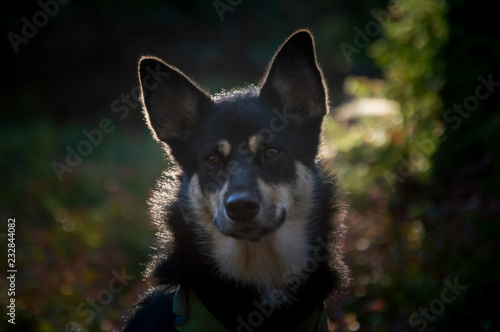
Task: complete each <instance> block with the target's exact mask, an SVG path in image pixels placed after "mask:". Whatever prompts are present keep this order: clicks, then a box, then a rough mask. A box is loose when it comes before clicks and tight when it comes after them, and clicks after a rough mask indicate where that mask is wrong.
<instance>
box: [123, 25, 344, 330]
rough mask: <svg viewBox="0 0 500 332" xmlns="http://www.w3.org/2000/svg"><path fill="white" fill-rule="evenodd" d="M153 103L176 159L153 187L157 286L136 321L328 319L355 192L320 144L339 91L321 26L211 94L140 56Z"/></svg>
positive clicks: (167, 326) (277, 324)
mask: <svg viewBox="0 0 500 332" xmlns="http://www.w3.org/2000/svg"><path fill="white" fill-rule="evenodd" d="M138 71H139V80H140V83H141V87H142V102H143V106H144V107H143V108H144V116H145V119H146V122H147V124H148V126H149V128H150V129H151V131H152V134H153V136H154V138H155V139H156V140H157V141H159V142H161V144H162V146H163V147H164V149H165V151H166V153H167V154H168V156H169V157H170V160H172V161H173V162H174V164H175V165H174V166H173V167H172V168H171V169H170V170H168V171H166V172H165V173H164V175H163V177H162V178H161V179H160V180H159V182H158V184H157V187H156V190H155V191H154V193H153V195H152V198H151V199H150V202H149V203H150V206H151V217H152V219H153V222H154V223H156V225H157V227H158V240H157V246H156V249H157V253H156V255H155V256H154V257H153V259H152V261H151V262H150V264H149V266H148V267H147V269H146V272H145V275H146V277H147V278H148V279H149V280H152V284H153V285H152V287H151V289H150V291H149V292H148V293H147V294H146V295H144V296H143V297H142V299H140V300H139V301H138V303H137V304H136V305H135V306H134V307H133V309H132V313H131V314H130V316H129V318H128V319H127V323H126V327H125V331H126V332H130V331H246V332H250V331H322V330H325V331H326V330H327V326H326V324H327V323H326V322H327V321H326V315H325V310H324V301H325V300H326V299H327V298H328V297H329V296H331V295H332V294H335V293H339V292H341V290H342V289H343V288H344V287H345V286H346V284H347V283H348V279H349V277H348V269H347V267H346V265H345V263H344V262H343V249H342V245H341V244H342V240H343V237H344V233H345V230H344V228H345V227H344V225H343V218H344V216H345V213H346V206H345V204H344V203H343V199H342V198H341V196H342V195H341V194H340V191H339V189H338V185H337V182H336V179H335V176H334V175H332V172H331V170H330V169H329V167H327V166H326V165H327V163H324V162H322V161H321V160H320V158H319V157H318V151H319V149H320V145H321V126H322V121H323V118H324V116H325V115H326V114H327V113H328V93H327V88H326V83H325V79H324V76H323V73H322V71H321V70H320V68H319V66H318V64H317V60H316V51H315V46H314V39H313V36H312V34H311V32H310V31H308V30H299V31H297V32H296V33H294V34H292V35H291V36H290V37H289V38H288V39H287V40H286V41H285V42H284V43H283V44H282V45H281V46H280V47H279V49H278V51H277V52H276V54H275V55H274V57H273V59H272V60H271V62H270V64H269V66H268V68H267V71H266V73H265V75H264V78H263V80H262V82H261V84H260V85H259V86H254V85H250V86H248V87H246V88H244V89H239V90H233V91H230V92H223V93H220V94H216V95H213V96H210V95H209V94H208V93H207V92H206V91H205V90H203V89H202V88H200V86H198V85H197V84H196V83H195V82H194V81H192V80H191V79H190V78H188V77H187V76H186V75H185V74H184V73H182V72H181V71H180V70H179V69H177V68H175V67H173V66H171V65H168V64H166V63H164V62H163V61H162V60H160V59H158V58H155V57H151V56H144V57H142V58H141V59H140V61H139V70H138Z"/></svg>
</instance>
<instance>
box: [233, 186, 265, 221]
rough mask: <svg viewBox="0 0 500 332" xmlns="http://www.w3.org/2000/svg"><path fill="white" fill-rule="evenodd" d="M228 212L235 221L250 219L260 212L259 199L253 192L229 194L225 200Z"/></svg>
mask: <svg viewBox="0 0 500 332" xmlns="http://www.w3.org/2000/svg"><path fill="white" fill-rule="evenodd" d="M225 208H226V214H227V216H228V217H229V218H231V219H232V220H234V221H248V220H250V219H252V218H253V217H255V216H256V215H257V213H259V210H260V206H259V199H258V197H257V195H256V194H254V193H251V192H240V193H235V194H232V195H229V197H228V198H227V199H226V202H225Z"/></svg>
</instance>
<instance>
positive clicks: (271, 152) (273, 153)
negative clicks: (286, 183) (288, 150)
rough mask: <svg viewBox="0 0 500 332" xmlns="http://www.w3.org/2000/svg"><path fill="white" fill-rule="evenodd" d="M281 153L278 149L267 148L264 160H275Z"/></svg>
mask: <svg viewBox="0 0 500 332" xmlns="http://www.w3.org/2000/svg"><path fill="white" fill-rule="evenodd" d="M279 153H280V151H279V150H278V149H276V148H267V149H266V150H264V159H274V158H276V157H277V156H278V154H279Z"/></svg>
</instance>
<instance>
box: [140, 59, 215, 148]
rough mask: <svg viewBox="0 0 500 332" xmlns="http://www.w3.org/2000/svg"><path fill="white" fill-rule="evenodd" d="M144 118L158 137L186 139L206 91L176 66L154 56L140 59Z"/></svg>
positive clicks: (208, 99) (204, 98) (162, 139)
mask: <svg viewBox="0 0 500 332" xmlns="http://www.w3.org/2000/svg"><path fill="white" fill-rule="evenodd" d="M139 80H140V83H141V87H142V101H143V103H144V105H143V106H144V110H145V112H144V113H145V116H146V121H147V122H148V125H149V126H150V128H151V129H152V131H153V133H154V135H155V136H156V138H157V139H158V140H161V141H164V142H167V143H169V140H171V139H172V140H178V139H180V140H181V141H186V140H187V139H189V137H190V132H191V130H190V129H191V127H192V125H193V124H194V123H195V121H196V119H197V117H198V113H199V111H200V109H201V108H203V106H204V104H207V103H210V102H211V100H210V97H209V95H208V94H207V93H206V92H204V91H203V90H202V89H201V88H199V87H198V86H197V85H196V83H194V82H193V81H191V80H190V79H189V78H188V77H187V76H186V75H184V74H183V73H182V72H181V71H180V70H178V69H177V68H175V67H173V66H170V65H167V64H166V63H164V62H163V61H161V60H159V59H157V58H153V57H143V58H141V59H140V61H139Z"/></svg>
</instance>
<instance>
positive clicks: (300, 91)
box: [260, 30, 328, 122]
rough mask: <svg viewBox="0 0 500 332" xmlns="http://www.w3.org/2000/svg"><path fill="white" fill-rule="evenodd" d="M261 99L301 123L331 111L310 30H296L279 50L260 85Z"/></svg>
mask: <svg viewBox="0 0 500 332" xmlns="http://www.w3.org/2000/svg"><path fill="white" fill-rule="evenodd" d="M260 99H261V100H262V101H263V102H265V103H267V104H268V105H270V106H271V107H275V108H277V109H278V110H280V111H281V112H285V113H288V114H291V115H295V117H296V119H297V120H298V121H299V122H303V121H305V120H307V119H313V118H321V117H323V116H324V115H325V114H326V113H327V112H328V101H327V91H326V84H325V82H324V78H323V75H322V73H321V70H320V69H319V67H318V64H317V62H316V53H315V50H314V40H313V37H312V35H311V33H310V32H309V31H307V30H300V31H298V32H296V33H294V34H293V35H291V36H290V37H289V38H288V39H287V40H286V41H285V42H284V43H283V45H281V47H280V48H279V49H278V51H277V52H276V54H275V55H274V58H273V60H272V61H271V63H270V64H269V68H268V70H267V74H266V76H265V77H264V80H263V83H262V84H261V92H260Z"/></svg>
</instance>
